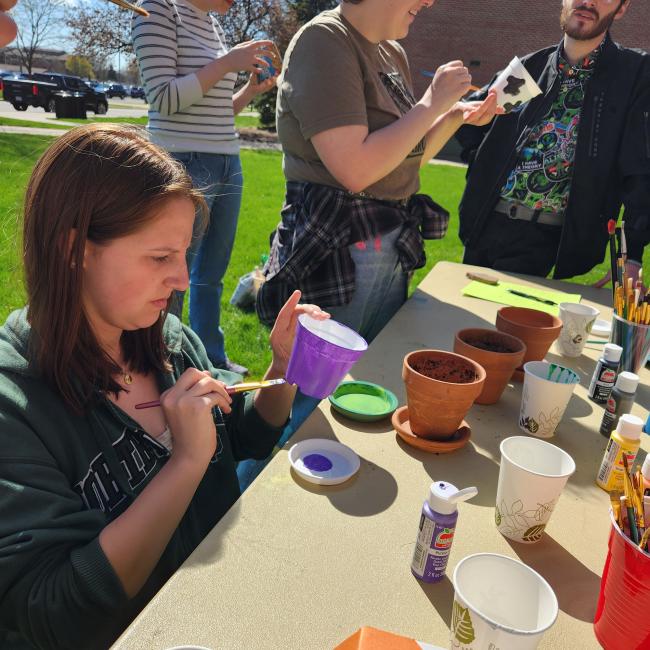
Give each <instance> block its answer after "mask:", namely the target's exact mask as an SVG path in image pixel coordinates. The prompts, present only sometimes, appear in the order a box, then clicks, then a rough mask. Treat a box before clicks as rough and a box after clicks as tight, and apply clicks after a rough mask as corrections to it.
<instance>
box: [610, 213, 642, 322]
mask: <svg viewBox="0 0 650 650" xmlns="http://www.w3.org/2000/svg"><path fill="white" fill-rule="evenodd" d="M607 229H608V232H609V254H610V261H611V265H612V271H611V273H612V292H613V299H614V312H615V313H616V315H617V316H619V317H620V318H623V319H625V320H627V321H630V322H631V323H636V324H637V325H650V291H648V292H646V291H644V289H643V280H642V277H643V269H639V274H638V280H636V282H634V280H633V279H632V278H630V277H628V275H627V271H626V267H625V264H626V262H627V243H626V240H625V222H621V227H620V229H619V228H616V223H615V221H614V220H613V219H610V221H609V223H608V224H607ZM617 233H619V235H620V245H619V247H618V252H617V250H616V240H617V238H616V234H617Z"/></svg>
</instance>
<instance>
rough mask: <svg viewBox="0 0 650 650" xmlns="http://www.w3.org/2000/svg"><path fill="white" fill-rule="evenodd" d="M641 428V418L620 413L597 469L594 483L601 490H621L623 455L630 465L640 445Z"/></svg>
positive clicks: (623, 469) (630, 465) (623, 468)
mask: <svg viewBox="0 0 650 650" xmlns="http://www.w3.org/2000/svg"><path fill="white" fill-rule="evenodd" d="M642 428H643V420H642V419H641V418H638V417H637V416H636V415H632V414H630V413H625V414H623V415H621V418H620V420H619V421H618V427H617V428H616V430H615V431H614V433H612V435H611V437H610V439H609V442H608V443H607V449H605V455H604V456H603V462H602V463H601V464H600V469H599V470H598V478H597V479H596V484H597V485H598V486H599V487H601V488H603V490H606V491H607V492H612V491H613V490H618V491H619V492H623V472H624V471H625V465H624V464H623V455H625V456H627V463H628V466H629V467H632V466H633V464H634V460H635V459H636V455H637V452H638V451H639V446H640V445H641V429H642Z"/></svg>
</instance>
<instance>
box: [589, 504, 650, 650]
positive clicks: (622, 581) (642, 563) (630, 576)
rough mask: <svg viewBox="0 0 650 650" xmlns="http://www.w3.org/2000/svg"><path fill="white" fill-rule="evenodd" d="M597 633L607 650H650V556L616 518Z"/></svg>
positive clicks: (599, 600)
mask: <svg viewBox="0 0 650 650" xmlns="http://www.w3.org/2000/svg"><path fill="white" fill-rule="evenodd" d="M610 516H611V513H610ZM594 632H595V633H596V638H597V639H598V641H599V642H600V644H601V645H602V646H603V648H606V650H643V649H647V648H650V554H648V553H644V552H643V551H642V550H641V549H640V548H639V547H638V546H637V545H636V544H634V543H633V542H632V540H630V539H629V538H628V537H626V536H625V535H624V534H623V533H622V532H621V530H620V528H619V527H618V524H617V523H616V522H615V521H614V519H613V518H612V531H611V533H610V535H609V551H608V553H607V560H606V561H605V568H604V569H603V577H602V580H601V583H600V595H599V596H598V606H597V607H596V617H595V619H594Z"/></svg>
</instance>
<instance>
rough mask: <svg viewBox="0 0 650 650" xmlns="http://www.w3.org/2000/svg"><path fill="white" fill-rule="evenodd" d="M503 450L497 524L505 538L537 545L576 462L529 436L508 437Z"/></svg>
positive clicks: (498, 491) (503, 443) (547, 444)
mask: <svg viewBox="0 0 650 650" xmlns="http://www.w3.org/2000/svg"><path fill="white" fill-rule="evenodd" d="M500 449H501V467H500V468H499V483H498V485H497V504H496V510H495V512H494V520H495V523H496V525H497V528H498V529H499V532H500V533H501V534H502V535H503V536H504V537H507V538H508V539H512V540H514V541H515V542H523V543H526V544H533V543H535V542H538V541H539V540H540V539H541V538H542V533H543V532H544V528H545V527H546V524H547V523H548V520H549V519H550V518H551V514H552V512H553V508H554V507H555V504H556V503H557V502H558V499H559V498H560V494H562V490H563V489H564V486H565V485H566V482H567V480H568V479H569V476H571V474H573V472H575V469H576V464H575V462H574V461H573V458H571V456H569V454H567V453H566V451H563V450H562V449H560V448H559V447H556V446H555V445H552V444H550V443H548V442H544V441H543V440H538V439H537V438H529V437H527V436H513V437H511V438H506V439H505V440H503V441H502V442H501V445H500Z"/></svg>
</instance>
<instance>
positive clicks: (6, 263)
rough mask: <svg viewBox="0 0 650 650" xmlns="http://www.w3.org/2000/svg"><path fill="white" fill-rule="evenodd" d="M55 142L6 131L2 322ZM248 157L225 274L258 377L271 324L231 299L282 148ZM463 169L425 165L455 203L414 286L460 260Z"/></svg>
mask: <svg viewBox="0 0 650 650" xmlns="http://www.w3.org/2000/svg"><path fill="white" fill-rule="evenodd" d="M253 119H255V118H253ZM108 121H110V118H109V119H108ZM50 142H51V139H50V138H48V137H45V136H30V135H15V134H3V135H2V136H1V137H0V169H2V170H3V173H2V175H1V176H0V218H1V219H2V223H1V225H2V230H1V232H0V287H1V288H0V322H2V321H4V319H5V318H6V316H7V314H8V313H9V312H10V311H11V310H12V309H15V308H17V307H20V306H22V304H23V302H24V291H23V285H22V273H21V268H20V252H19V251H20V210H21V203H22V195H23V192H24V189H25V185H26V183H27V180H28V178H29V174H30V173H31V170H32V168H33V166H34V163H35V161H36V159H37V157H38V156H39V155H40V153H41V152H42V151H43V150H44V149H45V148H46V147H47V145H48V143H50ZM242 163H243V167H244V197H243V203H242V210H241V214H240V220H239V228H238V231H237V239H236V242H235V248H234V251H233V255H232V259H231V263H230V267H229V269H228V273H227V276H226V278H225V281H224V285H225V286H224V294H223V295H224V300H223V302H224V307H223V312H222V323H221V324H222V327H223V329H224V331H225V332H226V347H227V351H228V355H229V356H230V357H231V358H232V359H233V360H235V361H237V362H238V363H242V364H244V365H246V366H248V367H249V368H250V369H251V374H252V376H253V377H259V376H261V374H262V373H263V372H264V370H265V368H266V366H267V365H268V363H269V361H270V350H269V347H268V330H267V329H266V328H265V327H263V326H261V325H260V324H259V322H258V320H257V317H256V315H255V314H254V313H245V312H242V311H240V310H239V309H236V308H234V307H231V306H230V304H228V299H229V298H230V296H231V295H232V292H233V290H234V288H235V286H236V284H237V280H238V278H239V277H240V276H241V275H243V274H244V273H247V272H248V271H251V270H252V269H253V267H254V266H255V265H257V264H259V263H260V257H261V255H262V254H263V253H266V252H268V238H269V234H270V232H271V231H272V230H273V229H274V228H275V226H276V224H277V222H278V218H279V211H280V207H281V206H282V200H283V197H284V180H283V175H282V169H281V156H280V154H279V153H277V152H274V151H252V150H243V151H242ZM464 177H465V170H464V169H463V168H459V167H451V166H443V165H435V166H432V165H429V166H427V167H426V168H425V169H424V170H423V171H422V191H423V192H425V193H428V194H430V195H431V196H433V197H434V198H435V200H436V201H437V202H438V203H440V204H441V205H444V206H445V207H446V208H448V209H449V210H450V212H451V222H450V225H449V233H448V235H447V237H446V238H445V239H443V240H440V241H428V242H426V250H427V265H426V267H425V268H423V269H420V270H419V271H417V272H416V274H415V278H414V281H413V282H412V284H411V291H413V289H414V288H415V286H416V285H417V283H418V282H419V281H420V280H421V279H422V278H423V277H424V275H426V273H427V272H428V271H429V270H430V269H431V267H432V266H433V265H434V264H435V263H436V262H438V261H441V260H449V261H454V262H459V261H460V260H461V257H462V246H461V243H460V241H459V240H458V237H457V234H456V233H457V231H458V211H457V207H458V203H459V200H460V195H461V192H462V189H463V186H464ZM645 262H646V263H645V265H644V266H645V268H646V269H647V271H646V272H645V274H644V275H645V281H646V285H647V284H648V283H649V282H650V253H648V254H646V258H645ZM606 270H607V264H605V263H603V264H602V265H600V266H599V267H596V268H595V269H594V270H592V271H591V272H590V273H588V274H587V275H584V276H580V277H578V278H574V280H575V281H576V282H580V283H591V282H593V281H595V280H596V279H597V278H599V277H600V276H601V275H603V274H604V273H605V272H606ZM185 318H187V301H186V305H185Z"/></svg>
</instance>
